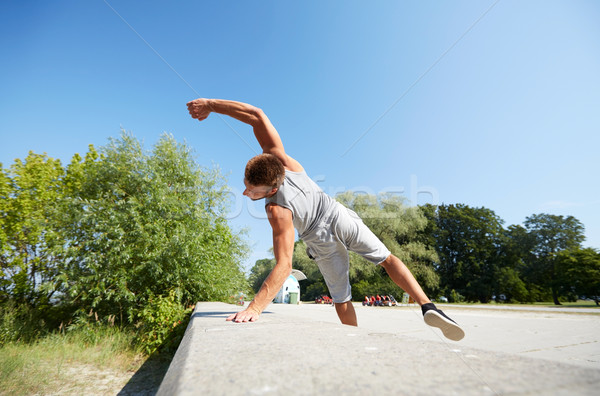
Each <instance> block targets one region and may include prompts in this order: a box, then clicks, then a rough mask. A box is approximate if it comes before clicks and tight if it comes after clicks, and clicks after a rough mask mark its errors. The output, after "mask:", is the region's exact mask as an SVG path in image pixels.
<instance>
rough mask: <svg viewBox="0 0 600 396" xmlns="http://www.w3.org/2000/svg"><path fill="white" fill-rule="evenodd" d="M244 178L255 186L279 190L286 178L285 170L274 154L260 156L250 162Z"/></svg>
mask: <svg viewBox="0 0 600 396" xmlns="http://www.w3.org/2000/svg"><path fill="white" fill-rule="evenodd" d="M244 177H245V178H246V181H247V182H248V183H250V184H252V185H253V186H267V187H272V188H279V186H281V183H283V178H284V177H285V168H284V167H283V164H282V163H281V161H280V160H279V158H277V157H276V156H274V155H273V154H260V155H257V156H256V157H254V158H251V159H250V161H248V163H247V164H246V171H245V172H244Z"/></svg>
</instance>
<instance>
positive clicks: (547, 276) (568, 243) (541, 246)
mask: <svg viewBox="0 0 600 396" xmlns="http://www.w3.org/2000/svg"><path fill="white" fill-rule="evenodd" d="M524 225H525V229H527V232H528V234H529V235H530V238H531V252H532V254H533V258H532V259H531V261H530V262H528V263H527V265H526V268H525V273H526V274H527V275H526V276H527V278H528V279H529V280H531V281H532V282H533V283H535V284H537V285H540V286H541V287H544V288H548V289H550V290H551V292H552V298H553V300H554V304H556V305H560V302H559V296H560V294H561V290H560V286H561V284H564V283H565V282H564V280H563V279H562V276H563V273H561V272H559V271H556V266H557V261H556V260H557V254H559V253H560V252H562V251H567V250H573V249H578V248H580V247H581V242H583V240H584V238H585V237H584V234H583V232H584V227H583V224H581V222H580V221H579V220H577V219H576V218H574V217H573V216H567V217H563V216H557V215H550V214H544V213H543V214H537V215H532V216H530V217H527V218H526V219H525V222H524ZM564 291H565V289H564V288H563V290H562V292H563V294H564Z"/></svg>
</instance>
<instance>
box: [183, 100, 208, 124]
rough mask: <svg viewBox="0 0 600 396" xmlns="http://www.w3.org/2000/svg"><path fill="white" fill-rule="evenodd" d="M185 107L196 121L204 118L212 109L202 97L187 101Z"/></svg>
mask: <svg viewBox="0 0 600 396" xmlns="http://www.w3.org/2000/svg"><path fill="white" fill-rule="evenodd" d="M187 107H188V111H189V113H190V115H191V116H192V118H195V119H197V120H198V121H202V120H205V119H206V118H207V117H208V115H209V114H210V113H211V111H212V108H211V106H210V102H209V100H208V99H204V98H200V99H196V100H192V101H191V102H188V103H187Z"/></svg>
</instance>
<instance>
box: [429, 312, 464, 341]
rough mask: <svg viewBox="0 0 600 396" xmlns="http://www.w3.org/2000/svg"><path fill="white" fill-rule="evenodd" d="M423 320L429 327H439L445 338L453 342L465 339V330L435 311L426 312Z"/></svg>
mask: <svg viewBox="0 0 600 396" xmlns="http://www.w3.org/2000/svg"><path fill="white" fill-rule="evenodd" d="M423 319H424V320H425V323H427V324H428V325H429V326H433V327H437V328H439V329H440V330H442V333H443V334H444V336H445V337H446V338H448V339H450V340H452V341H460V340H462V339H463V338H464V337H465V332H464V331H463V329H461V328H460V327H459V326H458V325H457V324H456V323H454V322H451V321H449V320H448V319H446V318H444V317H443V316H442V315H440V314H439V313H437V312H435V311H434V310H431V311H427V312H425V316H424V317H423Z"/></svg>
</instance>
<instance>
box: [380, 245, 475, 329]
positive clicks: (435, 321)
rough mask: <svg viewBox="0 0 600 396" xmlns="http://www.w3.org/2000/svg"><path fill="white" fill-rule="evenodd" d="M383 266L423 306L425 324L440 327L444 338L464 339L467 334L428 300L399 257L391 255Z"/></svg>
mask: <svg viewBox="0 0 600 396" xmlns="http://www.w3.org/2000/svg"><path fill="white" fill-rule="evenodd" d="M381 266H382V267H383V268H385V270H386V272H387V273H388V275H389V276H390V278H392V280H393V281H394V282H395V283H396V284H397V285H398V286H400V287H401V288H402V289H404V291H405V292H407V293H408V294H409V295H410V296H411V297H412V298H413V299H414V300H415V301H416V302H417V304H419V305H420V306H421V310H422V311H423V318H424V319H425V323H427V324H428V325H429V326H433V327H438V328H439V329H440V330H442V333H444V336H446V337H447V338H449V339H451V340H453V341H460V340H462V339H463V337H464V336H465V332H464V331H463V330H462V329H461V328H460V326H459V325H458V324H457V323H456V322H455V321H454V320H452V319H450V318H449V317H448V316H447V315H446V314H445V313H444V312H442V310H440V309H438V308H437V307H436V306H435V304H433V303H432V302H431V300H429V298H427V296H426V295H425V292H424V291H423V289H421V285H419V283H418V282H417V280H416V279H415V277H414V276H413V274H412V273H411V272H410V270H409V269H408V268H407V267H406V265H405V264H404V263H403V262H402V261H401V260H400V259H399V258H398V257H396V256H394V255H393V254H390V255H389V257H388V258H387V259H385V261H383V262H382V263H381Z"/></svg>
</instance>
